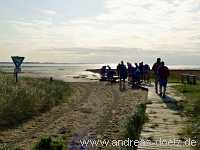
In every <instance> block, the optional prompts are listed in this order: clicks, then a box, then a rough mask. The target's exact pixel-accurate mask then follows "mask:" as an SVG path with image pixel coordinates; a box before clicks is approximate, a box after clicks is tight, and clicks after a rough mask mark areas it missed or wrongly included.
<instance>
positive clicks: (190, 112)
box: [175, 84, 200, 149]
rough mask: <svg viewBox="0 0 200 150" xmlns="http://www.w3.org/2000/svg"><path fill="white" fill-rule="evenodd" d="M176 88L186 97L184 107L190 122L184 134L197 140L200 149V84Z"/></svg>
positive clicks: (197, 147)
mask: <svg viewBox="0 0 200 150" xmlns="http://www.w3.org/2000/svg"><path fill="white" fill-rule="evenodd" d="M175 87H176V89H177V90H178V91H179V92H181V93H183V94H184V95H185V96H186V99H185V100H184V104H183V106H184V111H185V113H186V115H187V116H188V120H189V122H188V124H187V126H186V129H185V130H184V134H185V136H189V137H190V138H191V139H195V140H196V141H197V142H198V144H197V146H196V149H200V143H199V142H200V116H199V114H200V84H198V85H188V84H182V85H177V86H175Z"/></svg>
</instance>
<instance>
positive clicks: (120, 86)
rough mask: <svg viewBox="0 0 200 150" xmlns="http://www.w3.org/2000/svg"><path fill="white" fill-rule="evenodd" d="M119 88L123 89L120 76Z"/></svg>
mask: <svg viewBox="0 0 200 150" xmlns="http://www.w3.org/2000/svg"><path fill="white" fill-rule="evenodd" d="M119 90H120V91H121V90H122V79H121V78H120V80H119Z"/></svg>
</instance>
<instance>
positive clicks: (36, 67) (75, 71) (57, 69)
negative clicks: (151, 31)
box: [0, 63, 200, 82]
mask: <svg viewBox="0 0 200 150" xmlns="http://www.w3.org/2000/svg"><path fill="white" fill-rule="evenodd" d="M103 65H109V66H111V68H116V65H117V64H89V63H24V64H22V66H21V68H22V72H21V76H31V77H39V78H40V77H46V78H50V77H53V78H55V79H58V80H64V81H67V82H70V81H71V82H76V81H96V80H98V79H99V78H100V76H99V74H97V73H93V72H90V71H86V70H88V69H90V70H91V69H99V68H101V66H103ZM168 67H169V68H170V69H195V70H200V65H169V66H168ZM0 70H1V71H4V72H7V73H13V72H14V64H12V63H0Z"/></svg>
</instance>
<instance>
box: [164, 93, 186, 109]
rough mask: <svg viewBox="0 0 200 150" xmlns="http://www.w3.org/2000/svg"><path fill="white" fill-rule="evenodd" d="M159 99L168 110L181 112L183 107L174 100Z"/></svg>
mask: <svg viewBox="0 0 200 150" xmlns="http://www.w3.org/2000/svg"><path fill="white" fill-rule="evenodd" d="M161 99H162V101H163V102H164V103H165V104H166V106H167V107H168V108H169V109H171V110H173V111H177V112H181V111H183V106H182V105H180V104H179V103H178V102H177V100H176V99H175V98H173V97H171V96H166V97H165V98H162V97H161Z"/></svg>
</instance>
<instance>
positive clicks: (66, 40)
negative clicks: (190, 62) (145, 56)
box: [13, 0, 200, 52]
mask: <svg viewBox="0 0 200 150" xmlns="http://www.w3.org/2000/svg"><path fill="white" fill-rule="evenodd" d="M42 12H43V14H46V15H50V16H51V15H56V14H57V13H56V11H53V10H48V9H47V10H42ZM56 16H57V15H56ZM56 16H54V17H56ZM13 26H14V27H15V29H16V30H17V31H18V33H20V34H22V35H24V37H25V38H24V39H23V40H22V41H20V40H19V39H18V40H16V41H17V43H18V44H17V46H18V47H20V48H21V49H28V47H31V48H32V49H41V48H47V49H48V48H63V47H88V48H95V47H127V48H141V49H148V50H160V51H174V50H176V51H181V50H183V49H184V51H195V52H196V51H198V49H199V43H200V38H199V32H200V1H198V0H123V1H122V0H104V12H102V13H101V14H100V15H98V16H92V17H82V18H79V19H71V20H67V21H64V22H61V23H57V22H55V21H54V20H51V19H49V18H48V19H47V20H42V21H41V20H32V21H29V22H26V21H15V22H13ZM15 43H16V42H15ZM22 43H26V44H22Z"/></svg>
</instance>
